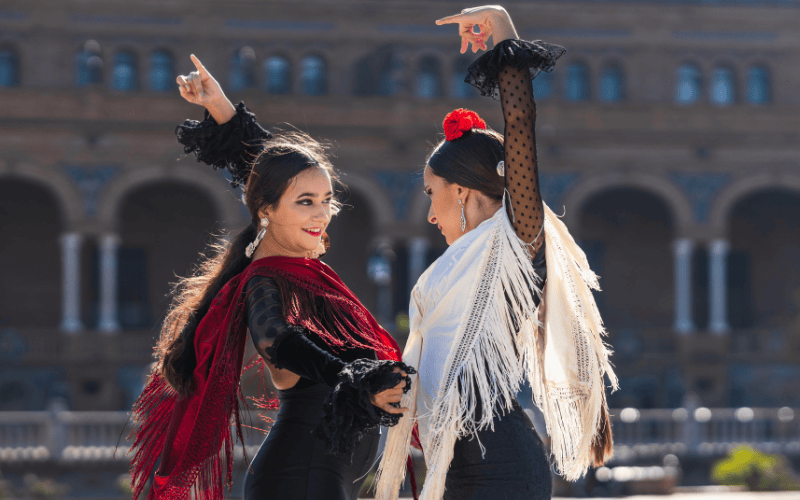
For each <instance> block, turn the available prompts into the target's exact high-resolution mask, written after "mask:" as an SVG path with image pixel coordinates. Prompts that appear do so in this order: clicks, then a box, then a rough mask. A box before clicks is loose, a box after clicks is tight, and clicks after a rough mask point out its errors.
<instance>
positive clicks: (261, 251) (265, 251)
mask: <svg viewBox="0 0 800 500" xmlns="http://www.w3.org/2000/svg"><path fill="white" fill-rule="evenodd" d="M307 253H308V252H292V251H290V250H288V249H286V248H283V247H281V246H280V245H277V244H275V243H274V241H273V240H268V239H267V238H264V239H263V240H262V241H261V244H260V245H258V248H256V251H255V252H253V261H256V260H258V259H263V258H264V257H299V258H303V257H307V256H308V255H307Z"/></svg>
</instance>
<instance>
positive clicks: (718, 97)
mask: <svg viewBox="0 0 800 500" xmlns="http://www.w3.org/2000/svg"><path fill="white" fill-rule="evenodd" d="M735 78H736V77H735V74H734V72H733V69H731V68H729V67H727V66H717V67H716V68H714V71H712V72H711V85H710V87H709V89H708V97H709V99H710V100H711V102H712V103H714V104H716V105H718V106H727V105H729V104H733V102H734V101H735V100H736V80H735Z"/></svg>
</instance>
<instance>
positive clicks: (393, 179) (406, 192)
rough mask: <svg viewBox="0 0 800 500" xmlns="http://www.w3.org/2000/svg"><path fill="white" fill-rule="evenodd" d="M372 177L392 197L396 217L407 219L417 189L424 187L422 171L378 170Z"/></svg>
mask: <svg viewBox="0 0 800 500" xmlns="http://www.w3.org/2000/svg"><path fill="white" fill-rule="evenodd" d="M372 177H373V178H374V179H375V180H376V181H378V183H379V184H380V185H381V186H383V187H384V188H385V189H386V192H387V193H388V194H389V196H390V197H391V199H392V206H393V208H394V216H395V219H397V220H403V219H405V218H406V215H408V206H409V204H410V203H411V201H412V200H413V199H414V197H415V195H416V193H417V190H420V191H421V190H422V189H423V187H422V186H423V182H422V173H421V172H396V171H393V170H378V171H373V172H372Z"/></svg>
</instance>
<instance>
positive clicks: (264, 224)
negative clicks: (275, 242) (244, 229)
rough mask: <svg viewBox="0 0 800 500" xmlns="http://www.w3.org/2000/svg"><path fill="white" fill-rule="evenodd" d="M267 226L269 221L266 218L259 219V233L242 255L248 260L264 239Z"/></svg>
mask: <svg viewBox="0 0 800 500" xmlns="http://www.w3.org/2000/svg"><path fill="white" fill-rule="evenodd" d="M267 226H269V219H267V218H266V217H262V218H261V231H259V232H258V235H257V236H256V239H254V240H253V241H252V243H250V244H249V245H247V248H246V249H245V251H244V254H245V255H246V256H247V258H248V259H249V258H250V257H252V256H253V252H255V251H256V248H258V245H259V244H261V240H263V239H264V235H265V234H267Z"/></svg>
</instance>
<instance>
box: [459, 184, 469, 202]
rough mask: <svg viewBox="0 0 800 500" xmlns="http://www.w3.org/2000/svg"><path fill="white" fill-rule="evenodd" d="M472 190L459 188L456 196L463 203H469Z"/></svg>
mask: <svg viewBox="0 0 800 500" xmlns="http://www.w3.org/2000/svg"><path fill="white" fill-rule="evenodd" d="M470 191H471V189H469V188H465V187H464V186H458V188H457V189H456V195H457V196H458V198H459V199H460V200H461V202H462V203H465V204H466V203H467V199H468V198H469V195H470Z"/></svg>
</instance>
